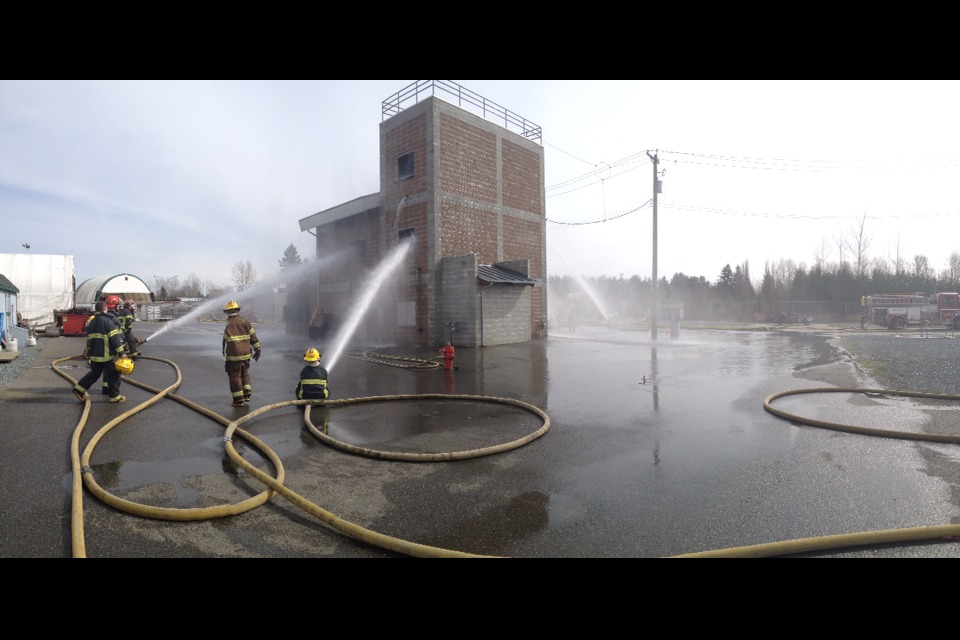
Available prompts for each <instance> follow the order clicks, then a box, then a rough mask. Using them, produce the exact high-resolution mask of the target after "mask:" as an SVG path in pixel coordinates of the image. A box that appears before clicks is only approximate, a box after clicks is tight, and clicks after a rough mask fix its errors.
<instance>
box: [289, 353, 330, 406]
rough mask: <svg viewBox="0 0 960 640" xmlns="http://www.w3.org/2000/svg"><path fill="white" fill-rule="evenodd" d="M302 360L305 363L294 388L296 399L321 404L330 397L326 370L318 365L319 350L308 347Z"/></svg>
mask: <svg viewBox="0 0 960 640" xmlns="http://www.w3.org/2000/svg"><path fill="white" fill-rule="evenodd" d="M303 361H304V362H306V363H307V364H305V365H304V367H303V369H301V370H300V380H299V381H298V382H297V386H296V388H295V389H294V393H296V395H297V400H313V404H321V403H322V402H323V401H324V400H326V399H327V398H329V397H330V390H329V389H327V376H328V375H329V374H328V373H327V370H326V369H325V368H323V367H321V366H320V352H319V351H317V350H316V349H314V348H313V347H310V348H309V349H307V351H306V353H304V354H303Z"/></svg>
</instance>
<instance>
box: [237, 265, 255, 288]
mask: <svg viewBox="0 0 960 640" xmlns="http://www.w3.org/2000/svg"><path fill="white" fill-rule="evenodd" d="M231 276H232V278H233V284H235V285H236V287H237V291H243V290H244V289H249V288H250V287H251V286H253V283H254V282H256V281H257V270H256V269H254V268H253V263H252V262H250V261H249V260H246V261H241V262H237V263H236V264H234V265H233V271H232V274H231Z"/></svg>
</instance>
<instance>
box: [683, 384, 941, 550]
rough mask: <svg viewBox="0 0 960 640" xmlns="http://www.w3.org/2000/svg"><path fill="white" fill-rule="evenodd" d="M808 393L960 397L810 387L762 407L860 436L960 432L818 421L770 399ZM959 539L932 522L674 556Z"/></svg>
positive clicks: (928, 437) (934, 438)
mask: <svg viewBox="0 0 960 640" xmlns="http://www.w3.org/2000/svg"><path fill="white" fill-rule="evenodd" d="M808 393H868V394H875V395H888V396H900V397H905V398H929V399H937V400H952V401H956V400H960V396H957V395H952V394H946V393H924V392H921V391H897V390H892V389H864V388H856V387H846V388H844V387H815V388H809V389H792V390H790V391H781V392H779V393H774V394H772V395H770V396H768V397H767V398H766V399H765V400H764V401H763V408H764V409H766V410H767V411H768V412H770V413H772V414H773V415H775V416H779V417H781V418H784V419H786V420H789V421H791V422H798V423H800V424H808V425H811V426H814V427H822V428H824V429H833V430H835V431H846V432H847V433H858V434H861V435H868V436H877V437H880V438H898V439H901V440H923V441H928V442H950V443H960V435H956V436H954V435H945V434H932V433H911V432H907V431H894V430H891V429H871V428H867V427H858V426H855V425H848V424H841V423H838V422H829V421H826V420H817V419H814V418H807V417H804V416H799V415H796V414H792V413H788V412H786V411H783V410H782V409H778V408H776V407H774V406H773V404H772V403H773V401H774V400H776V399H777V398H783V397H786V396H791V395H801V394H808ZM958 538H960V525H934V526H929V527H911V528H906V529H885V530H880V531H867V532H863V533H851V534H839V535H829V536H822V537H817V538H801V539H797V540H787V541H784V542H772V543H768V544H756V545H749V546H745V547H733V548H730V549H719V550H716V551H703V552H700V553H686V554H683V555H680V556H674V557H677V558H765V557H770V556H782V555H789V554H794V553H809V552H812V551H826V550H830V549H839V548H845V547H861V546H868V545H877V544H890V543H896V542H916V541H919V540H955V539H958Z"/></svg>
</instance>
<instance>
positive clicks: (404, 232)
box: [397, 227, 413, 241]
mask: <svg viewBox="0 0 960 640" xmlns="http://www.w3.org/2000/svg"><path fill="white" fill-rule="evenodd" d="M412 235H413V227H408V228H406V229H400V231H397V240H398V241H402V240H406V239H407V238H409V237H410V236H412Z"/></svg>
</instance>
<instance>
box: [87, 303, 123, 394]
mask: <svg viewBox="0 0 960 640" xmlns="http://www.w3.org/2000/svg"><path fill="white" fill-rule="evenodd" d="M119 304H120V299H119V298H117V296H107V299H106V300H104V301H101V302H97V307H96V309H97V310H96V313H94V315H93V318H92V319H91V320H90V321H89V322H88V323H87V344H86V349H84V351H83V356H84V357H85V358H87V360H88V361H89V363H90V371H89V372H87V374H86V375H84V376H83V377H82V378H80V381H79V382H77V383H76V384H75V385H73V395H75V396H76V397H77V399H78V400H79V401H80V402H85V401H86V400H87V399H88V397H89V396H87V390H88V389H90V387H91V386H92V385H93V383H94V382H96V381H97V380H98V379H100V376H103V393H104V394H106V395H109V396H110V402H112V403H118V402H126V401H127V399H126V398H125V397H124V396H122V395H120V375H121V369H124V368H125V367H126V366H127V363H129V362H130V361H129V360H126V362H121V361H122V360H124V358H125V355H126V353H125V352H126V345H125V344H124V342H123V332H122V331H121V330H120V325H119V323H118V320H117V316H116V314H115V313H113V312H112V311H113V310H115V309H116V308H117V306H118V305H119ZM117 363H120V364H119V365H118V364H117ZM131 370H132V369H131Z"/></svg>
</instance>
